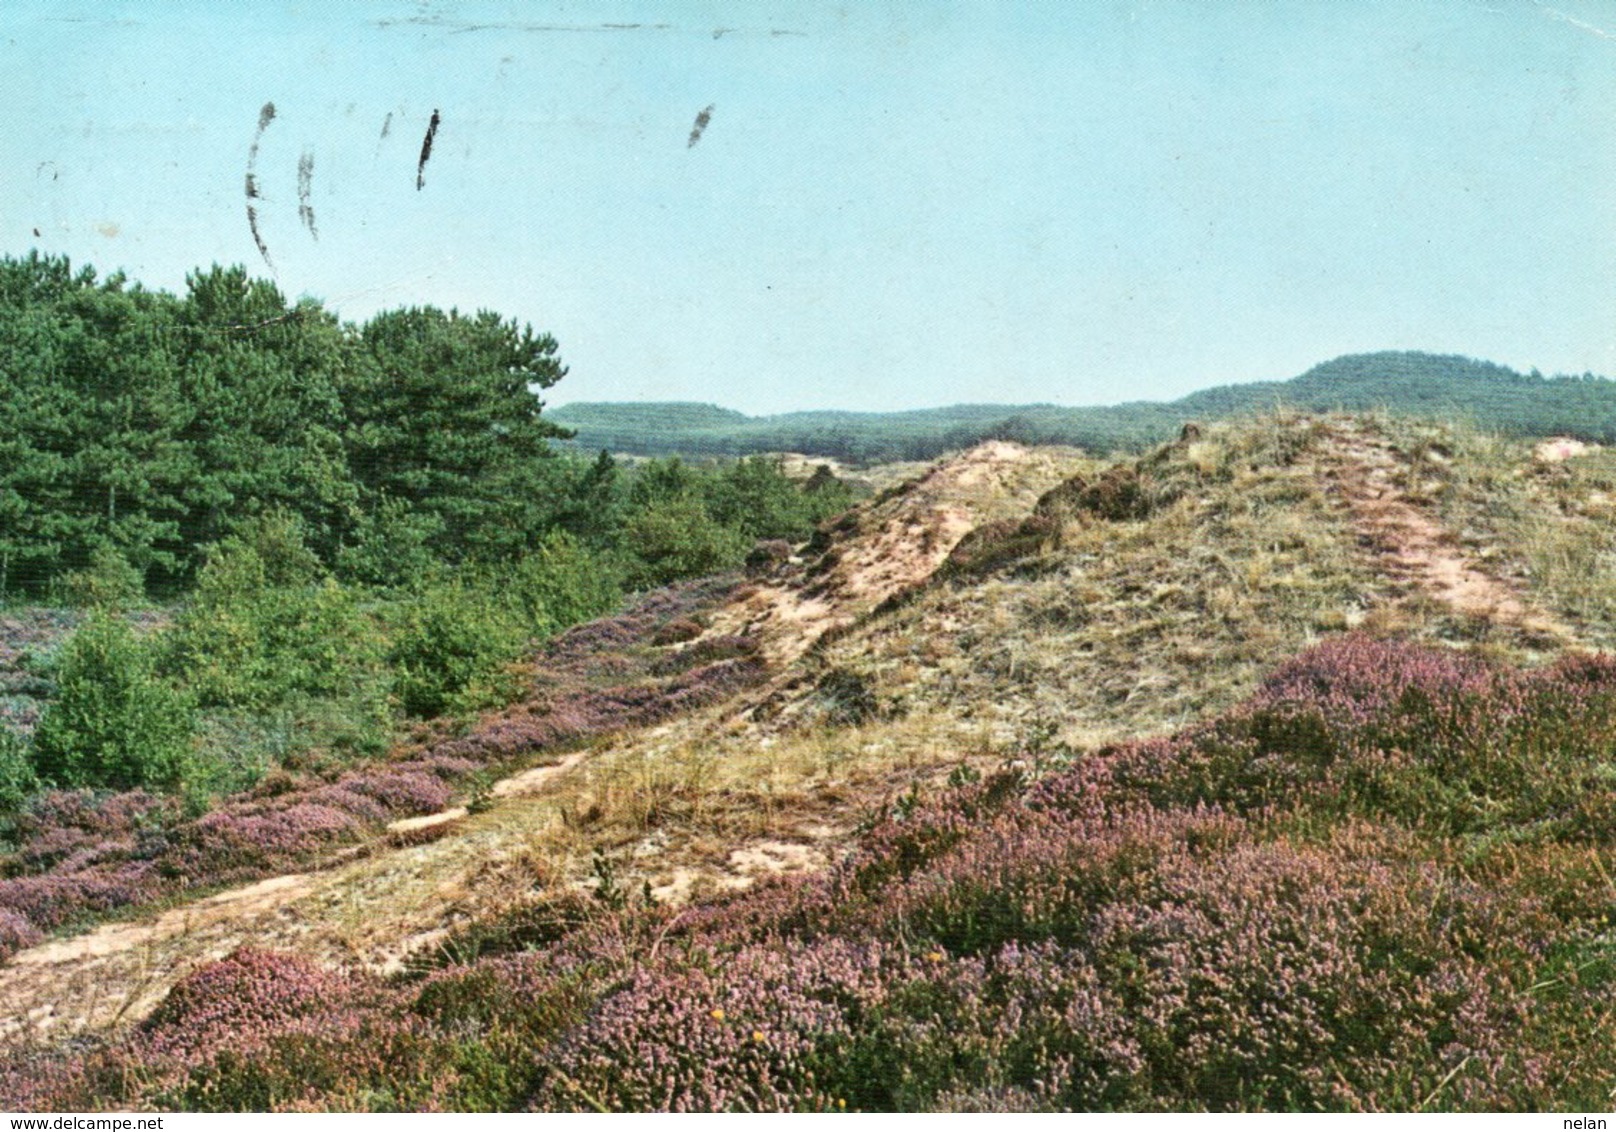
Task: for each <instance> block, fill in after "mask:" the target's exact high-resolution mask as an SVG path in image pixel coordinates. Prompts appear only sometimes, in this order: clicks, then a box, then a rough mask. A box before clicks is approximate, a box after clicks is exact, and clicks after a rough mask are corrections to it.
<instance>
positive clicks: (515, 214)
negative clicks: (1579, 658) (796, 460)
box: [0, 0, 1616, 412]
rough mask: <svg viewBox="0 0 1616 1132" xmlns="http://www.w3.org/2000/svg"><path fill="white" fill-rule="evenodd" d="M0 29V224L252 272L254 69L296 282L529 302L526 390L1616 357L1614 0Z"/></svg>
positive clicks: (380, 9) (39, 15)
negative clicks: (545, 356)
mask: <svg viewBox="0 0 1616 1132" xmlns="http://www.w3.org/2000/svg"><path fill="white" fill-rule="evenodd" d="M614 25H615V26H614ZM623 25H640V26H634V27H630V26H623ZM0 52H3V54H0V74H3V75H4V76H5V77H4V78H3V79H0V82H3V83H4V86H5V95H6V103H7V110H6V118H7V127H6V129H5V130H4V131H3V133H0V252H3V253H10V254H22V253H26V252H27V251H28V249H29V248H31V247H38V248H40V249H41V250H44V251H48V252H56V253H66V254H68V255H70V256H72V257H73V259H74V260H75V261H80V262H90V263H93V264H95V265H96V266H97V267H98V268H101V269H103V270H112V269H115V268H123V269H125V270H126V271H127V272H128V273H129V274H130V275H131V276H132V277H134V278H136V279H139V280H141V281H143V282H145V283H147V284H148V285H151V286H158V287H167V288H172V289H178V288H179V287H181V286H182V285H183V280H184V274H185V272H186V271H187V270H189V269H191V268H193V267H196V266H198V265H206V264H209V263H212V262H215V261H217V262H223V263H238V262H239V263H244V264H246V265H247V266H248V267H249V268H251V269H253V270H254V271H257V272H260V273H264V274H271V272H270V269H269V267H268V266H266V264H265V263H264V262H263V260H262V259H261V258H260V257H259V254H258V251H257V249H256V248H255V247H254V245H253V242H252V238H251V235H250V233H249V231H248V226H247V219H246V209H245V200H244V176H245V172H246V167H247V156H248V149H249V147H250V145H251V144H252V139H253V134H254V130H255V127H256V125H257V122H258V116H259V110H260V107H261V106H262V105H263V104H264V103H265V102H266V101H273V102H274V104H275V107H276V110H277V115H276V118H275V120H274V121H273V122H272V123H271V124H270V125H269V127H268V128H267V130H266V131H265V133H264V136H263V140H262V143H261V145H260V149H259V154H258V161H257V177H258V180H259V182H260V184H261V186H262V192H263V199H262V201H261V202H260V205H259V213H260V223H261V230H262V233H263V236H264V239H265V242H266V244H267V246H268V248H269V252H270V255H271V257H272V258H273V261H274V271H273V273H272V275H273V278H275V280H276V281H277V282H278V283H279V284H280V286H281V287H282V289H283V290H285V291H286V292H287V293H288V294H289V295H292V296H296V295H300V294H311V295H315V296H318V297H320V298H322V299H324V300H325V301H326V302H327V303H328V304H329V305H331V306H333V307H334V308H336V309H338V310H339V311H340V312H341V313H342V314H343V315H344V316H345V317H350V318H355V319H357V318H363V317H364V316H366V315H368V314H370V313H371V312H373V311H374V310H376V309H378V308H381V307H387V306H396V305H403V304H410V303H433V304H437V305H440V306H445V307H447V306H451V305H456V306H459V307H461V308H463V309H467V308H476V307H491V308H493V309H495V310H498V311H501V312H502V313H505V314H508V315H513V316H516V317H518V318H520V319H522V320H524V321H531V322H533V323H534V324H535V325H536V326H537V327H540V328H542V329H546V330H549V331H550V332H552V333H553V334H555V336H556V337H557V338H558V339H559V340H560V343H561V352H562V356H563V357H564V359H565V360H566V361H567V363H568V364H569V365H570V367H571V370H572V372H571V374H570V375H569V376H568V377H567V378H566V379H565V380H563V381H562V383H561V384H560V385H558V386H556V387H555V388H554V389H553V390H551V392H550V394H549V399H550V401H551V402H552V403H554V404H561V403H564V402H567V401H575V400H644V399H655V400H672V399H679V400H705V401H716V402H719V403H721V404H724V405H727V406H731V407H734V408H739V409H742V410H745V411H748V412H775V411H781V410H786V409H796V408H851V409H891V408H906V407H918V406H927V405H941V404H949V403H954V402H960V401H1001V402H1029V401H1052V402H1058V403H1066V404H1096V403H1106V402H1114V401H1119V400H1129V399H1135V398H1166V397H1172V396H1177V395H1179V394H1182V393H1185V392H1188V391H1190V390H1192V389H1196V388H1200V387H1204V386H1206V385H1209V384H1215V383H1220V382H1226V381H1242V380H1259V379H1272V378H1282V377H1289V376H1292V375H1294V374H1296V373H1298V372H1300V371H1301V370H1303V369H1305V368H1306V367H1308V366H1309V365H1311V364H1313V363H1314V362H1317V361H1321V360H1324V359H1326V358H1329V357H1333V356H1335V355H1337V354H1341V353H1347V352H1352V351H1359V350H1375V349H1388V348H1413V349H1428V350H1433V351H1438V352H1457V353H1465V354H1471V355H1474V356H1477V357H1484V358H1488V359H1491V360H1495V361H1500V362H1504V363H1506V364H1509V365H1514V366H1516V367H1518V368H1523V369H1524V368H1529V367H1532V366H1538V367H1541V368H1542V369H1543V370H1545V371H1550V372H1552V371H1572V372H1581V371H1583V370H1594V371H1595V372H1601V373H1616V0H1555V3H1554V4H1553V5H1545V4H1538V3H1532V2H1530V0H1518V2H1517V0H1491V2H1470V0H1439V2H1437V0H1433V2H1422V0H1383V2H1375V0H1313V2H1295V0H1270V2H1264V3H1256V2H1248V3H1240V2H1228V3H1216V2H1211V0H1200V2H1195V3H1189V2H1183V3H1167V2H1152V0H1130V2H1118V3H1079V2H1070V3H1058V2H1054V0H1051V2H1047V3H1033V2H1026V3H1020V4H1011V3H941V2H939V3H922V2H918V0H916V2H910V3H884V4H881V3H863V4H846V5H840V4H823V3H814V2H808V0H804V2H801V3H777V4H768V3H677V2H670V3H648V2H646V3H633V2H627V0H611V2H606V0H602V2H599V3H587V4H584V3H540V2H533V3H504V4H501V3H491V2H469V0H468V2H465V3H457V2H453V0H441V2H437V3H408V2H396V3H381V2H377V3H346V2H343V3H338V2H331V0H326V2H322V3H307V2H299V3H285V2H262V3H250V2H249V3H241V4H231V5H228V6H227V5H224V4H218V3H190V4H186V3H157V2H148V3H122V4H120V3H116V2H106V0H100V2H96V3H89V2H74V0H58V2H54V3H45V2H28V0H6V3H5V4H4V7H3V8H0ZM708 105H712V106H714V110H713V114H712V119H711V122H710V124H709V125H708V127H707V129H706V132H705V134H704V135H703V137H702V138H701V140H700V142H699V143H698V144H697V145H695V146H694V147H691V146H689V145H688V144H687V142H688V138H689V135H690V131H691V127H692V124H693V122H694V120H695V118H696V115H697V113H698V112H700V111H701V110H702V108H703V107H705V106H708ZM434 108H436V109H438V110H439V111H440V112H441V114H442V125H441V127H440V129H439V132H438V136H437V140H436V144H435V147H434V152H433V157H432V160H431V162H430V163H429V164H428V166H427V168H426V177H425V188H424V189H423V190H421V191H417V190H416V185H415V181H416V160H417V156H418V154H419V151H420V146H421V139H422V136H423V134H424V133H425V130H426V126H427V122H428V119H429V118H430V116H431V113H432V111H433V109H434ZM388 115H391V125H390V128H389V129H388V131H387V136H386V137H383V136H382V133H383V124H384V122H386V121H387V120H388ZM305 154H307V155H309V156H310V157H312V160H313V173H312V178H311V187H312V194H311V196H310V201H309V203H310V204H311V206H312V208H313V210H314V216H315V222H316V225H317V228H318V233H319V238H318V240H316V239H314V237H313V236H312V235H311V234H310V233H309V232H308V231H307V230H306V229H305V228H304V227H303V226H302V225H301V224H300V222H299V216H298V203H299V201H298V191H297V188H298V178H297V168H298V162H299V158H300V157H302V156H303V155H305ZM35 229H37V230H38V232H39V235H38V236H37V237H36V236H35V235H34V230H35Z"/></svg>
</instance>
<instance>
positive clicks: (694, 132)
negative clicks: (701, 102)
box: [685, 103, 718, 149]
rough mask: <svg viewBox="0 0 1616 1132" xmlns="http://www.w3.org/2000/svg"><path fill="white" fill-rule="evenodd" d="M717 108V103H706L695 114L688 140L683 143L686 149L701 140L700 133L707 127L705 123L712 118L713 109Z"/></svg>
mask: <svg viewBox="0 0 1616 1132" xmlns="http://www.w3.org/2000/svg"><path fill="white" fill-rule="evenodd" d="M716 109H718V104H717V103H708V105H707V108H706V109H705V110H703V111H702V112H701V113H700V114H697V115H696V124H695V125H694V126H692V127H690V141H689V142H687V143H686V144H685V148H686V149H691V148H694V146H695V144H696V143H697V142H699V141H700V140H701V135H702V134H703V133H704V132H705V131H706V129H707V123H708V122H711V121H712V120H713V111H714V110H716Z"/></svg>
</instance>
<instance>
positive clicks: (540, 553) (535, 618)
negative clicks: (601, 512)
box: [490, 531, 622, 637]
mask: <svg viewBox="0 0 1616 1132" xmlns="http://www.w3.org/2000/svg"><path fill="white" fill-rule="evenodd" d="M490 584H491V585H494V586H498V587H499V588H500V590H501V591H502V592H503V594H504V596H505V599H506V600H507V601H508V602H509V603H510V604H511V605H512V606H513V607H514V609H515V611H516V613H517V614H518V616H519V617H520V618H521V621H522V623H523V625H524V627H525V628H527V630H528V631H529V632H530V633H532V634H533V635H535V636H539V637H551V636H554V635H555V634H556V633H559V632H560V631H561V630H563V629H566V628H569V627H570V626H573V625H577V624H579V623H581V622H584V621H588V620H590V619H591V618H594V617H599V616H601V615H602V614H605V613H609V612H610V611H611V610H612V609H613V608H615V607H616V605H617V603H618V602H619V601H620V600H621V598H622V593H621V591H620V589H619V588H618V581H617V576H616V571H615V570H614V569H613V568H612V566H611V564H610V563H609V562H608V561H607V560H606V558H605V557H604V556H603V555H600V554H597V553H594V552H592V551H590V550H589V549H587V548H586V547H585V546H584V545H583V544H581V543H580V542H578V540H577V539H574V538H573V537H572V536H570V535H568V534H567V533H566V532H565V531H554V532H552V533H550V534H549V535H547V536H546V537H545V539H544V541H543V542H542V543H541V544H540V545H539V547H538V549H536V550H534V551H532V552H530V553H528V554H526V555H524V556H523V557H522V558H521V559H520V560H519V561H518V562H517V563H516V564H515V565H514V566H513V567H512V568H511V569H510V570H509V571H502V572H501V573H500V574H499V575H496V577H495V579H494V580H492V581H491V582H490Z"/></svg>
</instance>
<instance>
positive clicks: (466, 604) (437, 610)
mask: <svg viewBox="0 0 1616 1132" xmlns="http://www.w3.org/2000/svg"><path fill="white" fill-rule="evenodd" d="M526 640H527V634H526V633H524V632H523V630H522V626H521V624H520V623H519V621H518V619H517V616H516V614H515V613H514V612H513V611H512V610H511V608H510V606H509V605H508V604H506V603H503V602H500V601H498V600H496V599H495V598H494V596H493V595H492V594H490V593H489V592H488V591H487V590H485V589H483V588H481V587H477V586H474V585H469V584H467V583H465V582H460V581H451V582H440V583H438V584H436V585H434V586H432V587H431V588H429V589H427V590H426V591H424V592H422V593H420V594H418V595H417V596H416V597H415V598H414V599H413V600H412V601H410V602H409V603H408V604H407V605H406V606H405V608H404V611H403V617H402V621H401V623H400V624H399V626H398V628H397V630H396V631H395V633H394V636H393V644H392V649H391V652H390V654H389V656H388V660H389V661H390V662H391V664H392V666H393V671H394V690H395V692H396V694H397V696H398V699H399V703H400V704H401V706H402V707H403V708H404V711H405V712H407V713H408V714H410V715H414V716H421V717H424V718H431V717H432V716H437V715H444V714H447V713H453V712H460V711H467V710H472V709H475V708H478V707H483V706H486V705H487V704H489V703H492V702H495V701H497V700H498V699H499V698H500V696H501V694H502V693H503V692H505V691H507V690H508V689H504V688H502V687H501V682H500V680H499V679H498V677H499V674H500V672H501V670H502V669H503V668H504V667H505V666H506V665H507V664H509V663H510V662H511V661H513V660H515V659H516V658H517V657H518V656H520V655H521V651H522V646H523V644H524V643H525V642H526Z"/></svg>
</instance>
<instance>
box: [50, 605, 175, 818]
mask: <svg viewBox="0 0 1616 1132" xmlns="http://www.w3.org/2000/svg"><path fill="white" fill-rule="evenodd" d="M56 680H57V684H58V687H59V691H58V693H57V696H56V698H55V699H54V700H53V701H51V703H50V706H49V707H48V708H47V709H46V711H45V714H44V716H43V717H42V718H41V719H40V721H39V727H38V729H37V730H36V731H35V732H34V759H35V765H36V767H37V769H38V772H39V775H40V777H41V778H44V779H46V780H47V781H50V782H54V783H56V784H57V785H59V786H103V787H112V788H114V789H129V788H133V787H137V786H153V787H157V788H159V789H165V790H172V789H175V788H177V787H178V786H179V785H180V784H181V783H182V782H184V780H185V779H186V777H187V775H188V774H189V773H190V772H191V770H192V758H191V752H192V742H191V739H192V734H193V731H194V729H195V721H194V716H193V713H192V708H191V704H190V702H189V700H188V699H187V698H186V697H184V696H182V695H181V694H180V693H178V692H176V691H175V690H174V689H172V688H171V687H169V686H168V684H166V683H165V682H164V681H163V680H161V679H160V678H159V677H158V676H157V674H156V671H155V664H154V658H153V656H152V650H151V648H150V647H149V646H148V645H147V644H146V643H145V642H144V641H141V640H139V639H137V638H136V637H135V635H134V632H133V631H132V630H131V629H130V627H129V626H128V624H127V623H125V622H124V621H123V620H121V619H119V618H117V617H112V616H106V615H98V616H96V617H94V618H92V619H91V620H90V621H89V622H88V623H87V624H86V625H85V626H84V627H83V628H82V629H80V630H79V631H78V632H77V633H75V634H74V635H73V638H72V639H71V640H70V641H69V642H68V644H67V646H66V647H65V648H64V649H63V651H62V656H61V658H60V661H59V664H58V668H57V676H56Z"/></svg>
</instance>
